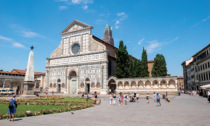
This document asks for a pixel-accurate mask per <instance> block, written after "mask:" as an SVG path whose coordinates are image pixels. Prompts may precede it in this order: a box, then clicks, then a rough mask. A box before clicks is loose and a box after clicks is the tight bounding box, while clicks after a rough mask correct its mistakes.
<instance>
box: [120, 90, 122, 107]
mask: <svg viewBox="0 0 210 126" xmlns="http://www.w3.org/2000/svg"><path fill="white" fill-rule="evenodd" d="M120 96H121V104H123V93H122V92H121V93H120Z"/></svg>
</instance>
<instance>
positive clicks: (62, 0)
mask: <svg viewBox="0 0 210 126" xmlns="http://www.w3.org/2000/svg"><path fill="white" fill-rule="evenodd" d="M68 1H69V0H55V2H68Z"/></svg>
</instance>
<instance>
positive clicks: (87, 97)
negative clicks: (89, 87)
mask: <svg viewBox="0 0 210 126" xmlns="http://www.w3.org/2000/svg"><path fill="white" fill-rule="evenodd" d="M88 99H89V96H88V92H87V95H86V102H88Z"/></svg>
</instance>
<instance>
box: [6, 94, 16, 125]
mask: <svg viewBox="0 0 210 126" xmlns="http://www.w3.org/2000/svg"><path fill="white" fill-rule="evenodd" d="M15 97H16V96H15V95H13V97H12V98H11V99H10V101H9V108H8V114H9V121H11V118H12V121H15V120H14V116H15V113H16V108H17V101H16V98H15Z"/></svg>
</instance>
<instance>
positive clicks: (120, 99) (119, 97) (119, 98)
mask: <svg viewBox="0 0 210 126" xmlns="http://www.w3.org/2000/svg"><path fill="white" fill-rule="evenodd" d="M118 100H119V105H120V104H121V103H122V102H121V101H122V98H121V92H120V93H119V95H118Z"/></svg>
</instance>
